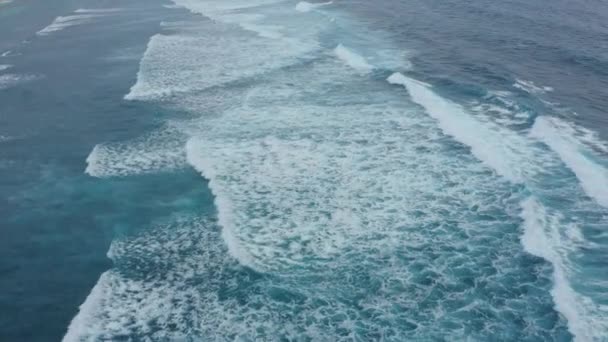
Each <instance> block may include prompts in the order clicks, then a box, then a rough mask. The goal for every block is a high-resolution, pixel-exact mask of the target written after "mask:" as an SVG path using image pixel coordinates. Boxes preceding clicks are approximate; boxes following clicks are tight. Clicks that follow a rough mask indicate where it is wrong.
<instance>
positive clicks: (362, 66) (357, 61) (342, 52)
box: [334, 44, 374, 73]
mask: <svg viewBox="0 0 608 342" xmlns="http://www.w3.org/2000/svg"><path fill="white" fill-rule="evenodd" d="M334 53H335V54H336V56H337V57H338V58H339V59H341V60H342V61H343V62H344V63H346V64H347V65H348V66H350V67H351V68H353V69H355V70H357V71H359V72H361V73H368V72H370V71H372V70H373V69H374V67H373V66H372V65H371V64H369V63H367V61H366V60H365V58H364V57H362V56H360V55H358V54H356V53H354V52H353V51H351V50H349V49H348V48H346V47H344V45H342V44H340V45H338V46H337V47H336V48H335V49H334Z"/></svg>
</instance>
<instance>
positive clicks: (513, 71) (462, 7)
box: [337, 0, 608, 137]
mask: <svg viewBox="0 0 608 342" xmlns="http://www.w3.org/2000/svg"><path fill="white" fill-rule="evenodd" d="M337 4H339V5H343V6H344V8H345V9H347V10H349V11H351V12H352V13H355V14H356V15H357V18H358V20H361V22H364V23H367V24H368V26H372V27H374V28H376V29H382V30H383V31H385V32H388V33H389V34H390V35H391V39H392V41H393V42H394V43H395V46H396V47H401V48H403V49H404V50H405V51H410V53H411V55H412V56H413V57H412V59H413V61H414V66H415V69H416V70H417V71H419V72H421V73H423V74H425V75H427V76H428V77H437V78H449V79H452V80H454V81H455V82H458V83H472V84H480V85H483V86H484V87H488V88H490V89H509V88H511V86H512V83H513V79H514V78H521V79H524V80H528V81H533V82H534V83H535V84H537V85H540V86H550V87H553V88H554V89H555V90H554V91H553V92H550V93H547V94H543V97H544V98H546V99H548V100H549V101H551V102H556V103H561V104H562V105H564V106H566V107H568V108H569V109H570V117H571V118H572V117H573V116H572V112H573V111H576V112H577V113H578V114H579V116H578V117H576V118H574V119H575V120H576V121H577V122H579V123H581V124H582V125H584V126H587V127H594V128H597V129H599V130H600V131H601V132H600V133H601V134H602V135H603V136H604V137H608V121H607V119H606V116H605V115H604V112H605V110H604V109H605V108H606V107H608V102H607V99H608V93H607V91H608V90H607V89H608V83H607V82H608V78H606V77H605V74H606V72H608V69H606V68H607V65H608V64H607V63H608V53H607V52H606V51H607V50H606V49H605V48H603V47H604V46H606V44H607V43H608V42H607V39H608V25H606V22H608V6H607V5H606V3H605V2H602V1H598V0H587V1H584V2H582V3H576V4H575V3H572V2H568V1H558V2H556V3H553V4H552V5H551V6H547V4H546V3H544V2H539V1H533V2H529V1H520V0H513V1H502V2H493V1H487V0H480V1H473V2H466V3H465V2H458V1H447V2H446V1H413V2H412V1H408V2H403V1H398V0H395V1H393V0H388V1H383V2H382V6H378V5H376V4H373V5H371V4H369V3H366V2H338V3H337ZM524 9H525V10H524Z"/></svg>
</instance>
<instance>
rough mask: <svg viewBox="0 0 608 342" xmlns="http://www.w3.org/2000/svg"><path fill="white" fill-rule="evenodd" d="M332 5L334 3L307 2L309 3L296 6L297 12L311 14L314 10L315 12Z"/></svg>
mask: <svg viewBox="0 0 608 342" xmlns="http://www.w3.org/2000/svg"><path fill="white" fill-rule="evenodd" d="M332 3H333V1H328V2H317V3H310V2H307V1H300V2H298V4H297V5H296V11H298V12H303V13H306V12H310V11H312V10H315V9H317V8H319V7H323V6H327V5H331V4H332Z"/></svg>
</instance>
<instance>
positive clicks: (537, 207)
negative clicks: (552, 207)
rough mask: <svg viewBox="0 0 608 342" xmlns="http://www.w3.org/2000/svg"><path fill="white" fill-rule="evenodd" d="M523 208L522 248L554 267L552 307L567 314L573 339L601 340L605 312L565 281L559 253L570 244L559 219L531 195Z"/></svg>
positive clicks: (606, 324) (607, 322)
mask: <svg viewBox="0 0 608 342" xmlns="http://www.w3.org/2000/svg"><path fill="white" fill-rule="evenodd" d="M522 209H523V210H522V213H521V217H522V218H523V220H524V223H523V227H524V234H523V235H522V237H521V241H522V245H523V246H524V249H525V250H526V251H527V252H528V253H530V254H532V255H535V256H537V257H540V258H543V259H545V260H546V261H548V262H550V263H551V265H552V266H553V283H554V287H553V289H552V291H551V295H552V296H553V301H554V303H555V309H556V310H557V311H559V312H560V313H561V314H562V315H564V317H566V319H567V321H568V330H570V332H571V333H572V334H573V335H574V337H575V340H576V341H600V340H602V339H603V338H604V337H606V336H605V332H606V331H608V320H606V317H608V312H607V310H606V309H605V308H601V307H598V306H597V305H596V304H594V302H593V301H592V300H591V299H590V298H587V297H585V296H583V295H581V294H579V293H577V292H576V291H575V290H574V289H573V288H572V285H571V284H570V282H569V280H568V265H567V262H568V261H567V257H566V256H565V255H562V253H564V251H568V250H571V249H572V248H573V247H572V246H571V242H570V241H569V239H568V238H567V237H565V236H563V235H562V233H561V232H560V222H559V218H558V217H555V216H552V215H550V214H549V213H548V212H547V210H546V209H545V208H544V207H543V205H542V204H540V203H539V202H538V201H537V200H536V199H534V198H528V199H526V200H524V201H523V202H522Z"/></svg>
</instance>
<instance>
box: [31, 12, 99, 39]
mask: <svg viewBox="0 0 608 342" xmlns="http://www.w3.org/2000/svg"><path fill="white" fill-rule="evenodd" d="M99 16H100V14H96V13H92V14H73V15H68V16H59V17H57V18H55V20H53V22H52V23H51V24H50V25H49V26H47V27H45V28H43V29H42V30H40V31H38V32H37V33H36V34H37V35H39V36H47V35H49V34H51V33H54V32H57V31H61V30H64V29H66V28H68V27H71V26H76V25H82V24H86V23H88V22H90V21H91V20H92V19H94V18H97V17H99Z"/></svg>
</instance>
